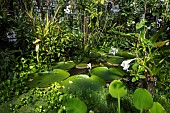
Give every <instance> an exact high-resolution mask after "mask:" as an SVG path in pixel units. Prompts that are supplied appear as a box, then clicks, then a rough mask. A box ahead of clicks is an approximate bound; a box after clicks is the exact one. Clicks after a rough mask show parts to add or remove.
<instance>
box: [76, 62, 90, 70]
mask: <svg viewBox="0 0 170 113" xmlns="http://www.w3.org/2000/svg"><path fill="white" fill-rule="evenodd" d="M76 68H77V69H86V68H88V65H87V63H79V64H77V65H76Z"/></svg>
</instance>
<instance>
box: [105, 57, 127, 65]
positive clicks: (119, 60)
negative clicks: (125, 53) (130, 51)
mask: <svg viewBox="0 0 170 113" xmlns="http://www.w3.org/2000/svg"><path fill="white" fill-rule="evenodd" d="M124 60H125V58H123V57H119V56H112V57H111V58H109V59H108V60H107V63H108V64H111V65H120V64H121V63H122V62H123V61H124Z"/></svg>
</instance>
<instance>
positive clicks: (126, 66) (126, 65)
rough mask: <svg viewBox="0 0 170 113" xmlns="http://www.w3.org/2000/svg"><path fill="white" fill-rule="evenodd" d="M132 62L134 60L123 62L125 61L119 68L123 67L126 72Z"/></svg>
mask: <svg viewBox="0 0 170 113" xmlns="http://www.w3.org/2000/svg"><path fill="white" fill-rule="evenodd" d="M133 60H135V59H130V60H125V61H123V62H122V64H121V65H120V66H122V67H123V70H127V71H128V68H129V66H130V64H129V63H130V62H132V61H133Z"/></svg>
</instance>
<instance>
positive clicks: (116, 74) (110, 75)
mask: <svg viewBox="0 0 170 113" xmlns="http://www.w3.org/2000/svg"><path fill="white" fill-rule="evenodd" d="M90 74H91V75H95V76H98V77H100V78H102V79H104V80H106V81H112V80H115V79H118V78H121V77H123V76H124V72H122V71H121V70H120V69H118V68H110V69H108V68H107V67H96V68H94V69H92V70H91V71H90Z"/></svg>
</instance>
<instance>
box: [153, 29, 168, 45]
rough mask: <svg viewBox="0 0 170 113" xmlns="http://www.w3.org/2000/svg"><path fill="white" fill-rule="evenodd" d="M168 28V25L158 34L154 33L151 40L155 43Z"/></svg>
mask: <svg viewBox="0 0 170 113" xmlns="http://www.w3.org/2000/svg"><path fill="white" fill-rule="evenodd" d="M166 29H167V26H165V27H163V28H161V29H160V30H159V31H158V32H157V33H156V34H154V35H153V36H152V37H151V38H150V41H151V42H152V43H155V42H156V41H157V39H158V37H159V36H160V35H161V34H162V32H164V31H165V30H166Z"/></svg>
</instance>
